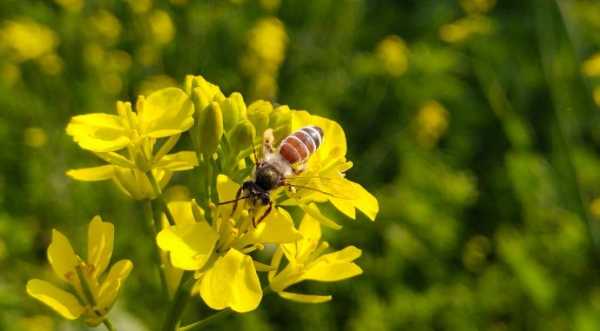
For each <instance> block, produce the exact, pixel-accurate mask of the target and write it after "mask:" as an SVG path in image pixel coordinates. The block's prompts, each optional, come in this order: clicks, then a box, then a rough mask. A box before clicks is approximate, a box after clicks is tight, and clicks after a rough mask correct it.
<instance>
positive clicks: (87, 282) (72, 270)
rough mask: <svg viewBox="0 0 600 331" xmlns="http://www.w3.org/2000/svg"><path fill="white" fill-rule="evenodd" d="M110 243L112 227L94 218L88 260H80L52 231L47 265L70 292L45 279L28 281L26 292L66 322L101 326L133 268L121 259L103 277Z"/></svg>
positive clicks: (69, 246)
mask: <svg viewBox="0 0 600 331" xmlns="http://www.w3.org/2000/svg"><path fill="white" fill-rule="evenodd" d="M113 241H114V226H113V225H112V224H111V223H107V222H103V221H102V219H101V218H100V216H96V217H94V218H93V219H92V221H91V222H90V224H89V227H88V251H87V260H85V261H83V260H82V259H81V258H80V257H79V256H78V255H76V254H75V252H74V251H73V248H72V247H71V244H70V243H69V240H68V239H67V238H66V237H65V236H64V235H63V234H62V233H60V232H58V231H57V230H53V231H52V243H51V244H50V246H48V262H50V265H51V266H52V269H53V270H54V272H55V273H56V275H57V276H58V277H59V278H60V279H62V280H63V281H65V282H66V283H67V284H69V285H70V287H71V288H72V290H73V292H68V291H65V290H63V289H61V288H59V287H57V286H55V285H53V284H52V283H50V282H47V281H44V280H40V279H32V280H29V282H27V293H28V294H29V295H31V296H32V297H34V298H36V299H37V300H40V301H41V302H43V303H44V304H46V305H48V306H49V307H50V308H52V309H53V310H55V311H56V312H57V313H58V314H60V315H61V316H63V317H64V318H66V319H70V320H73V319H77V318H79V317H81V316H83V318H84V319H85V322H86V323H87V324H88V325H91V326H95V325H98V324H100V323H102V322H103V321H104V318H105V316H106V314H108V311H109V310H110V308H111V307H112V306H113V304H114V302H115V300H116V298H117V295H118V294H119V291H120V288H121V286H122V285H123V282H124V281H125V279H127V276H128V275H129V272H130V271H131V269H132V268H133V264H132V263H131V261H129V260H120V261H118V262H117V263H115V264H114V265H113V266H112V267H111V268H110V270H109V271H108V274H106V275H105V276H103V275H104V272H105V271H106V269H107V268H108V266H109V263H110V258H111V256H112V252H113Z"/></svg>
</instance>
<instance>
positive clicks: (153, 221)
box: [143, 200, 168, 297]
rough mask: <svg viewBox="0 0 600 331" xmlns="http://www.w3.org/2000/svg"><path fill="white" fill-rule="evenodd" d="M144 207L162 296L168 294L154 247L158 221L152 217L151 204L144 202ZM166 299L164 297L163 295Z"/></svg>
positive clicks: (157, 252) (161, 264) (164, 277)
mask: <svg viewBox="0 0 600 331" xmlns="http://www.w3.org/2000/svg"><path fill="white" fill-rule="evenodd" d="M143 207H144V217H145V218H146V224H147V226H148V228H149V229H150V234H151V236H152V240H151V243H152V247H153V248H154V249H153V250H154V260H155V263H156V264H157V266H158V274H159V276H160V284H161V287H162V291H163V293H164V294H167V293H168V285H167V277H166V275H165V265H164V264H163V263H162V261H161V259H160V250H159V248H158V246H157V245H156V242H155V238H156V235H157V234H158V231H159V230H160V219H158V218H157V217H154V213H153V211H152V202H151V201H150V200H145V201H144V202H143ZM165 297H166V295H165Z"/></svg>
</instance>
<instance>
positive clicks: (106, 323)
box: [102, 318, 116, 331]
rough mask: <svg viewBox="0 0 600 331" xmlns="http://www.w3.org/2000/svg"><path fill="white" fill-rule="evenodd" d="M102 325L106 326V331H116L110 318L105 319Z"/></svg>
mask: <svg viewBox="0 0 600 331" xmlns="http://www.w3.org/2000/svg"><path fill="white" fill-rule="evenodd" d="M102 324H104V326H106V329H107V330H108V331H116V330H115V328H114V327H113V325H112V323H111V322H110V321H109V320H108V318H105V319H103V320H102Z"/></svg>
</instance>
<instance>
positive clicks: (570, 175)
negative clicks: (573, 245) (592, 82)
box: [535, 0, 600, 263]
mask: <svg viewBox="0 0 600 331" xmlns="http://www.w3.org/2000/svg"><path fill="white" fill-rule="evenodd" d="M555 5H557V8H556V9H557V10H558V12H559V14H563V13H561V12H560V4H559V3H556V4H555ZM550 6H553V3H552V2H550V3H545V2H544V1H542V0H539V1H537V2H536V6H535V10H536V11H537V12H536V18H537V25H536V31H537V37H538V38H537V39H538V48H539V52H540V57H541V63H542V70H543V73H544V76H545V79H546V83H547V85H548V87H549V91H550V96H551V98H552V100H553V104H554V107H553V112H552V116H553V120H554V125H555V132H556V138H557V144H556V146H557V149H558V153H559V154H560V155H561V156H562V158H563V161H564V167H565V168H564V172H565V174H564V176H565V177H566V178H565V179H566V180H565V184H566V185H567V187H568V188H567V190H569V194H570V195H571V196H572V197H573V202H572V203H573V205H572V209H573V211H574V212H575V213H576V214H577V215H578V216H579V217H580V219H581V220H582V221H583V222H584V224H585V226H586V229H587V234H588V237H589V240H590V243H591V246H592V250H593V251H594V253H595V254H594V257H595V259H596V263H600V249H599V245H600V243H599V242H600V240H599V238H598V237H597V235H596V233H595V231H594V226H593V223H592V220H591V218H590V216H589V214H588V210H587V208H586V205H585V198H584V194H583V189H582V187H581V184H580V181H579V176H578V173H577V168H576V167H575V163H574V161H573V156H572V152H571V150H572V146H571V141H570V139H569V137H568V136H567V134H566V132H565V128H564V126H563V123H564V118H563V116H562V115H563V114H562V112H561V111H560V110H559V109H558V105H560V104H562V103H563V102H561V101H564V100H563V99H564V97H565V96H564V95H562V94H561V93H564V91H562V87H560V86H556V85H555V84H553V82H554V81H560V77H558V76H557V74H556V70H554V63H553V60H554V58H553V56H552V55H553V54H555V52H554V50H555V49H556V48H558V41H557V40H556V35H555V34H553V33H551V32H549V31H548V30H549V29H551V28H552V25H553V22H552V17H551V13H550V11H551V10H552V9H551V8H548V7H550ZM560 20H561V23H562V24H563V28H565V29H567V30H568V26H566V22H565V21H564V17H563V16H560ZM566 32H567V39H568V31H566ZM561 97H562V98H563V99H561Z"/></svg>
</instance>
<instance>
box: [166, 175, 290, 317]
mask: <svg viewBox="0 0 600 331" xmlns="http://www.w3.org/2000/svg"><path fill="white" fill-rule="evenodd" d="M238 188H239V185H238V184H237V183H235V182H233V181H231V180H230V179H229V178H227V177H226V176H223V175H219V176H218V177H217V190H218V193H219V200H220V201H225V200H227V199H229V200H231V199H233V198H234V197H235V193H236V192H237V190H238ZM171 206H172V207H176V205H174V204H173V203H172V204H171ZM177 208H182V209H180V211H179V212H175V213H176V214H178V215H180V216H179V217H180V218H181V220H180V221H177V224H176V225H173V226H169V227H166V228H165V229H163V230H162V231H161V232H160V233H159V234H158V236H157V238H156V239H157V244H158V246H159V247H160V248H161V249H162V250H164V251H166V252H168V253H169V255H170V258H171V263H172V265H173V266H175V267H176V268H180V269H183V270H195V271H196V278H197V281H196V284H195V285H194V288H193V293H194V294H199V295H200V296H201V297H202V299H203V300H204V302H205V303H206V304H207V305H208V306H209V307H211V308H213V309H224V308H227V307H229V308H231V309H233V310H234V311H237V312H246V311H250V310H253V309H255V308H256V307H257V306H258V304H259V303H260V300H261V298H262V290H261V287H260V283H259V280H258V276H257V274H256V268H257V267H256V266H255V265H256V264H257V262H255V261H253V260H252V258H251V257H250V256H249V255H247V254H248V253H250V252H252V251H254V250H256V249H262V247H263V246H264V244H267V243H276V244H277V243H291V242H294V241H296V240H298V239H299V238H300V237H301V236H300V233H299V232H298V231H297V230H296V229H295V228H294V223H293V221H292V219H291V217H290V215H289V214H288V213H287V212H285V211H284V210H283V209H277V210H274V211H273V212H272V213H270V214H269V216H268V217H266V218H265V219H264V220H263V221H262V222H261V223H260V224H259V225H258V226H257V227H256V228H255V227H253V226H252V219H251V217H252V216H251V215H250V214H249V213H248V211H247V210H245V209H244V208H243V207H240V208H239V209H238V211H236V213H235V214H234V215H233V216H232V215H231V211H232V209H231V208H232V206H231V205H222V206H219V207H214V208H212V209H211V210H210V219H211V220H212V222H211V223H209V222H208V221H207V220H206V218H205V217H204V216H203V215H204V211H203V210H202V209H201V208H200V207H198V206H197V205H196V204H195V203H187V202H181V203H178V207H177ZM194 211H195V212H194ZM175 213H174V214H175ZM176 219H177V216H176ZM199 238H202V240H199Z"/></svg>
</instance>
